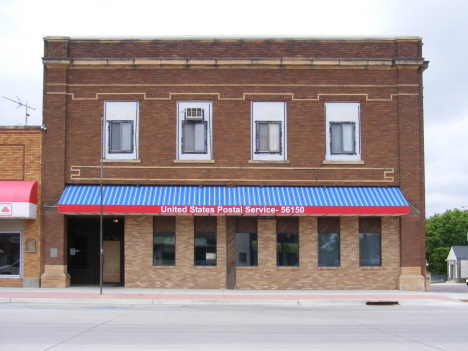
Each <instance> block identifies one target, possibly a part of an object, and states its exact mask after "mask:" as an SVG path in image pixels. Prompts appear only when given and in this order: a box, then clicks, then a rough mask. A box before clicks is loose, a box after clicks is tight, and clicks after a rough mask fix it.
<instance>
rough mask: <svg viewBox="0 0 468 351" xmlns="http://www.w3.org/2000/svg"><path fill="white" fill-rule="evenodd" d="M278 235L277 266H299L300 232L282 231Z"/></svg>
mask: <svg viewBox="0 0 468 351" xmlns="http://www.w3.org/2000/svg"><path fill="white" fill-rule="evenodd" d="M276 237H277V240H276V251H277V255H276V263H277V266H278V267H283V266H286V267H294V266H299V234H298V233H281V234H277V235H276Z"/></svg>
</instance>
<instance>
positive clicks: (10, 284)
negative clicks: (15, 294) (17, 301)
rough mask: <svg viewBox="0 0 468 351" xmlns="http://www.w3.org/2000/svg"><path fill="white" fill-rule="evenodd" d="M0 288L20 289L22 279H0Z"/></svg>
mask: <svg viewBox="0 0 468 351" xmlns="http://www.w3.org/2000/svg"><path fill="white" fill-rule="evenodd" d="M0 287H2V288H3V287H5V288H22V287H23V279H22V278H8V279H5V278H3V279H0Z"/></svg>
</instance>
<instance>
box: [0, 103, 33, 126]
mask: <svg viewBox="0 0 468 351" xmlns="http://www.w3.org/2000/svg"><path fill="white" fill-rule="evenodd" d="M2 98H4V99H7V100H10V101H12V102H14V103H15V104H18V107H17V108H16V109H19V108H20V107H22V106H24V107H26V118H25V120H24V125H25V126H27V125H28V117H29V113H28V108H29V109H31V110H36V109H35V108H32V107H31V106H28V102H27V101H26V103H25V104H23V103H22V102H21V100H20V98H19V97H18V96H17V97H16V98H17V99H18V101H15V100H12V99H9V98H7V97H4V96H2Z"/></svg>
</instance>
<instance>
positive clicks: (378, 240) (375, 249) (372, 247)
mask: <svg viewBox="0 0 468 351" xmlns="http://www.w3.org/2000/svg"><path fill="white" fill-rule="evenodd" d="M381 265H382V236H381V233H359V266H360V267H369V266H381Z"/></svg>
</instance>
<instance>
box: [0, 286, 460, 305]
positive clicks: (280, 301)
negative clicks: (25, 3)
mask: <svg viewBox="0 0 468 351" xmlns="http://www.w3.org/2000/svg"><path fill="white" fill-rule="evenodd" d="M463 300H464V301H466V302H468V294H466V293H440V292H437V293H432V292H413V291H399V290H212V289H206V290H196V289H193V290H192V289H144V288H141V289H138V288H124V287H120V286H104V287H103V293H102V295H100V294H99V286H75V287H70V288H65V289H41V288H3V287H0V303H49V304H101V305H307V306H314V305H316V306H324V305H365V304H366V303H367V302H380V303H390V302H398V304H400V305H447V304H449V305H453V304H460V305H462V304H463ZM467 306H468V304H467Z"/></svg>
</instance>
